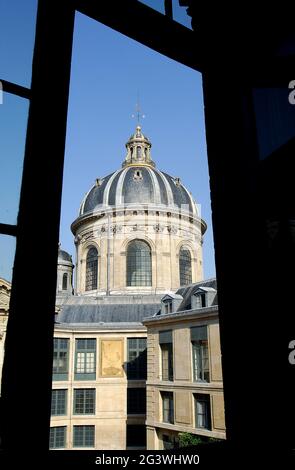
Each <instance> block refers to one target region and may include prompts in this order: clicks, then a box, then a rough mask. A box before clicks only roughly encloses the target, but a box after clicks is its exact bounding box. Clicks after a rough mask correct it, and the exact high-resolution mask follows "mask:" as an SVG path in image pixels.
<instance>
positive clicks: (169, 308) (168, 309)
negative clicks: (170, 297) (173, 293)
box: [165, 302, 172, 313]
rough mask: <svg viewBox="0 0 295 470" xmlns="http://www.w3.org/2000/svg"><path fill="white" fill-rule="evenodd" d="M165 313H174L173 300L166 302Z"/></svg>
mask: <svg viewBox="0 0 295 470" xmlns="http://www.w3.org/2000/svg"><path fill="white" fill-rule="evenodd" d="M165 313H172V302H166V303H165Z"/></svg>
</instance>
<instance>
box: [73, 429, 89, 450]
mask: <svg viewBox="0 0 295 470" xmlns="http://www.w3.org/2000/svg"><path fill="white" fill-rule="evenodd" d="M73 447H94V426H74V438H73Z"/></svg>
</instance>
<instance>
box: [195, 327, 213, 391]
mask: <svg viewBox="0 0 295 470" xmlns="http://www.w3.org/2000/svg"><path fill="white" fill-rule="evenodd" d="M191 340H192V353H193V370H194V381H197V382H210V374H209V350H208V333H207V326H196V327H193V328H191Z"/></svg>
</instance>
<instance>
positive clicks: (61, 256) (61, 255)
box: [58, 248, 72, 264]
mask: <svg viewBox="0 0 295 470" xmlns="http://www.w3.org/2000/svg"><path fill="white" fill-rule="evenodd" d="M64 261H67V262H69V263H71V264H72V256H71V255H70V254H69V253H67V252H66V251H64V250H61V249H60V248H59V249H58V264H60V263H63V262H64Z"/></svg>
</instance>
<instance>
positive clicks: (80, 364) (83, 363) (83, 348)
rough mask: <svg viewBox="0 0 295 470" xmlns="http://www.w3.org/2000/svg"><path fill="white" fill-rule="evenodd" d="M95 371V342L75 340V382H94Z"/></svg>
mask: <svg viewBox="0 0 295 470" xmlns="http://www.w3.org/2000/svg"><path fill="white" fill-rule="evenodd" d="M95 369H96V340H95V339H76V355H75V380H94V379H95V376H96V374H95Z"/></svg>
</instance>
